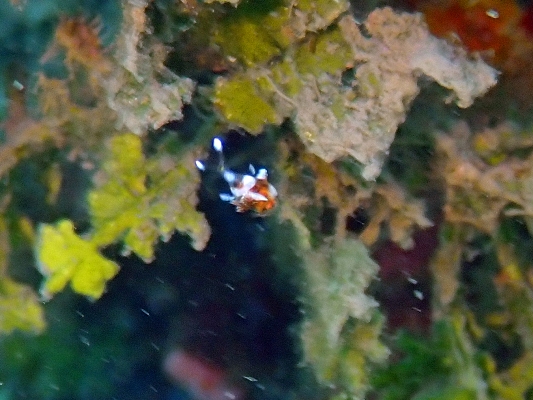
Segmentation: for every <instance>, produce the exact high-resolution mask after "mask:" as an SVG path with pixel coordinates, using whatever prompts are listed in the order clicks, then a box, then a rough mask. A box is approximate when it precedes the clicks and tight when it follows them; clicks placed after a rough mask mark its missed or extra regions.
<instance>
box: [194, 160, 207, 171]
mask: <svg viewBox="0 0 533 400" xmlns="http://www.w3.org/2000/svg"><path fill="white" fill-rule="evenodd" d="M194 163H195V164H196V168H198V169H199V170H200V171H205V164H204V163H203V162H201V161H200V160H196V161H195V162H194Z"/></svg>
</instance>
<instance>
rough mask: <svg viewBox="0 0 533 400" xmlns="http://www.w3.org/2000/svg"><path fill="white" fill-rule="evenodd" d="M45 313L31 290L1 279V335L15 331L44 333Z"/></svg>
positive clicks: (7, 279) (3, 278)
mask: <svg viewBox="0 0 533 400" xmlns="http://www.w3.org/2000/svg"><path fill="white" fill-rule="evenodd" d="M45 326H46V323H45V320H44V312H43V309H42V307H41V304H40V303H39V300H38V299H37V296H36V295H35V293H34V292H33V291H32V290H31V288H29V287H27V286H25V285H22V284H20V283H17V282H14V281H13V280H11V279H9V278H7V277H2V278H1V279H0V333H10V332H12V331H13V330H15V329H21V330H24V331H33V332H36V333H38V332H42V330H43V329H44V328H45Z"/></svg>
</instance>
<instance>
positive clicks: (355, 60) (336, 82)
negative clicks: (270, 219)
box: [215, 8, 497, 179]
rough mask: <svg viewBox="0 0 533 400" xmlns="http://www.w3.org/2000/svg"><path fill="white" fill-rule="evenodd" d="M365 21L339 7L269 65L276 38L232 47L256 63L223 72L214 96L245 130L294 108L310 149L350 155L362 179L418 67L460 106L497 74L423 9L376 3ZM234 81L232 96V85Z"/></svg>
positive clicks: (332, 156)
mask: <svg viewBox="0 0 533 400" xmlns="http://www.w3.org/2000/svg"><path fill="white" fill-rule="evenodd" d="M339 11H342V10H339ZM282 20H283V19H282ZM264 23H265V24H267V26H269V25H271V23H269V21H268V20H265V21H264ZM364 26H365V31H366V32H367V33H368V34H369V35H370V37H365V36H364V35H363V34H362V33H361V32H360V30H359V27H358V26H357V24H356V22H355V20H354V19H353V18H352V17H349V16H344V17H342V18H340V20H339V21H338V24H337V23H334V24H330V26H329V29H328V30H327V31H324V32H321V33H320V34H319V35H318V37H316V38H313V39H312V42H309V43H305V45H302V44H298V45H292V46H290V47H289V48H288V49H285V50H284V53H283V54H284V57H283V58H282V60H281V61H279V62H277V63H276V64H274V66H269V67H268V68H265V67H264V66H261V64H262V63H264V62H266V61H267V60H269V59H272V58H276V57H277V58H279V56H280V55H281V50H280V47H281V46H278V47H275V46H273V47H272V51H270V52H267V53H265V54H261V55H253V56H252V55H250V54H249V52H248V51H246V49H243V48H237V49H231V48H230V49H228V50H227V52H228V54H229V55H234V56H235V57H236V58H237V59H239V56H238V52H240V53H241V54H243V56H242V57H248V58H243V59H242V62H243V63H244V64H245V65H246V66H248V67H252V66H254V65H256V64H259V65H258V66H256V67H252V68H249V69H248V70H247V71H246V73H245V75H244V76H243V75H240V74H239V75H236V76H235V77H233V78H230V79H229V80H227V79H219V81H218V82H217V91H216V95H215V104H217V105H218V107H219V109H220V111H221V113H222V114H223V115H224V117H225V118H227V120H228V121H230V122H232V123H234V124H237V125H239V126H242V127H244V128H245V129H247V130H249V131H251V132H259V131H260V130H261V129H262V127H263V126H264V125H265V124H275V123H279V122H280V121H281V120H282V119H283V118H287V117H290V116H292V120H293V121H294V125H295V130H296V132H297V134H298V135H299V136H300V139H301V140H302V142H303V143H304V144H306V147H307V149H308V150H309V151H310V152H312V153H314V154H316V155H318V156H319V157H321V158H323V159H324V160H326V161H328V162H331V161H333V160H336V159H339V158H341V157H343V156H346V155H349V156H352V157H354V158H355V159H356V160H357V161H359V162H360V163H361V164H363V166H364V169H363V176H364V177H365V179H375V178H376V177H377V176H378V175H379V172H380V170H381V166H382V164H383V161H384V158H385V156H386V153H387V151H388V149H389V146H390V144H391V143H392V140H393V139H394V133H395V132H396V129H397V128H398V125H399V124H400V123H402V122H403V121H404V119H405V115H406V113H407V111H408V109H409V105H410V104H411V102H412V101H413V99H414V98H415V96H416V95H417V94H418V92H419V88H418V85H417V80H418V78H419V77H420V76H421V75H425V76H428V77H431V78H432V79H434V80H435V81H436V82H438V83H439V84H440V85H441V86H443V87H445V88H448V89H451V90H452V91H453V92H454V94H455V96H456V99H457V104H458V105H459V106H460V107H468V106H469V105H471V104H472V101H473V99H474V98H475V97H478V96H480V95H482V94H483V93H485V92H486V91H487V90H488V89H489V88H490V87H492V86H493V85H494V84H495V83H496V76H497V72H496V71H495V70H494V69H492V68H491V67H489V66H488V65H486V64H485V63H484V62H483V61H482V60H480V59H471V58H470V57H469V56H468V55H467V53H466V52H464V51H463V50H461V49H459V48H454V47H452V46H451V45H449V44H447V43H446V42H444V41H442V40H438V39H436V38H435V37H433V36H431V35H430V34H429V32H428V30H427V26H426V25H425V23H424V21H423V19H422V17H421V16H420V15H412V14H406V13H403V14H397V13H395V12H394V11H392V10H391V9H390V8H385V9H382V10H375V11H373V12H372V13H371V14H370V15H369V16H368V19H367V21H366V22H365V24H364ZM261 29H264V28H261ZM262 48H263V47H262ZM222 49H223V50H226V49H225V48H224V45H222ZM350 68H352V69H354V70H355V74H354V79H353V81H352V82H351V83H350V84H349V85H345V84H343V83H342V74H343V73H344V72H345V71H346V70H348V69H350ZM235 91H237V92H238V93H239V97H238V98H236V99H235V102H234V101H233V99H232V98H229V97H228V94H229V93H231V92H235ZM230 105H234V106H233V107H236V108H235V109H232V108H231V107H230ZM239 111H240V112H239ZM251 118H253V120H252V119H251Z"/></svg>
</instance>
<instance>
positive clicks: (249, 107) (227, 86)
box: [215, 77, 282, 133]
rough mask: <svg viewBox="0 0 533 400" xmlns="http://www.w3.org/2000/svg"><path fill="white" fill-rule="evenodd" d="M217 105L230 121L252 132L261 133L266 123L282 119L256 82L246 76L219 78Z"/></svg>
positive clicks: (276, 122)
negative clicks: (265, 98) (266, 99)
mask: <svg viewBox="0 0 533 400" xmlns="http://www.w3.org/2000/svg"><path fill="white" fill-rule="evenodd" d="M215 105H216V106H217V107H218V109H219V110H220V112H221V113H222V115H223V116H224V118H226V119H227V120H228V121H229V122H231V123H234V124H237V125H239V126H241V127H243V128H244V129H246V130H248V131H249V132H251V133H259V132H261V130H262V129H263V127H264V126H265V124H278V123H280V122H281V120H282V119H281V117H280V116H279V115H277V113H276V110H275V109H274V108H273V107H272V106H271V105H270V104H269V103H267V102H266V101H265V100H264V99H263V97H262V96H261V95H260V93H259V91H258V89H257V88H256V86H255V84H254V82H252V80H250V79H249V78H246V77H235V78H233V79H230V80H227V79H219V80H218V81H217V84H216V91H215Z"/></svg>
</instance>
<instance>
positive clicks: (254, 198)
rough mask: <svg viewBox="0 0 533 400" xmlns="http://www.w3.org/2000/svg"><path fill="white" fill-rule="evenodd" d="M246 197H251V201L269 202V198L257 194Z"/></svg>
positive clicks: (250, 193)
mask: <svg viewBox="0 0 533 400" xmlns="http://www.w3.org/2000/svg"><path fill="white" fill-rule="evenodd" d="M246 197H249V198H250V199H252V200H254V201H268V198H266V197H265V196H263V195H262V194H260V193H256V192H248V193H246Z"/></svg>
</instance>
